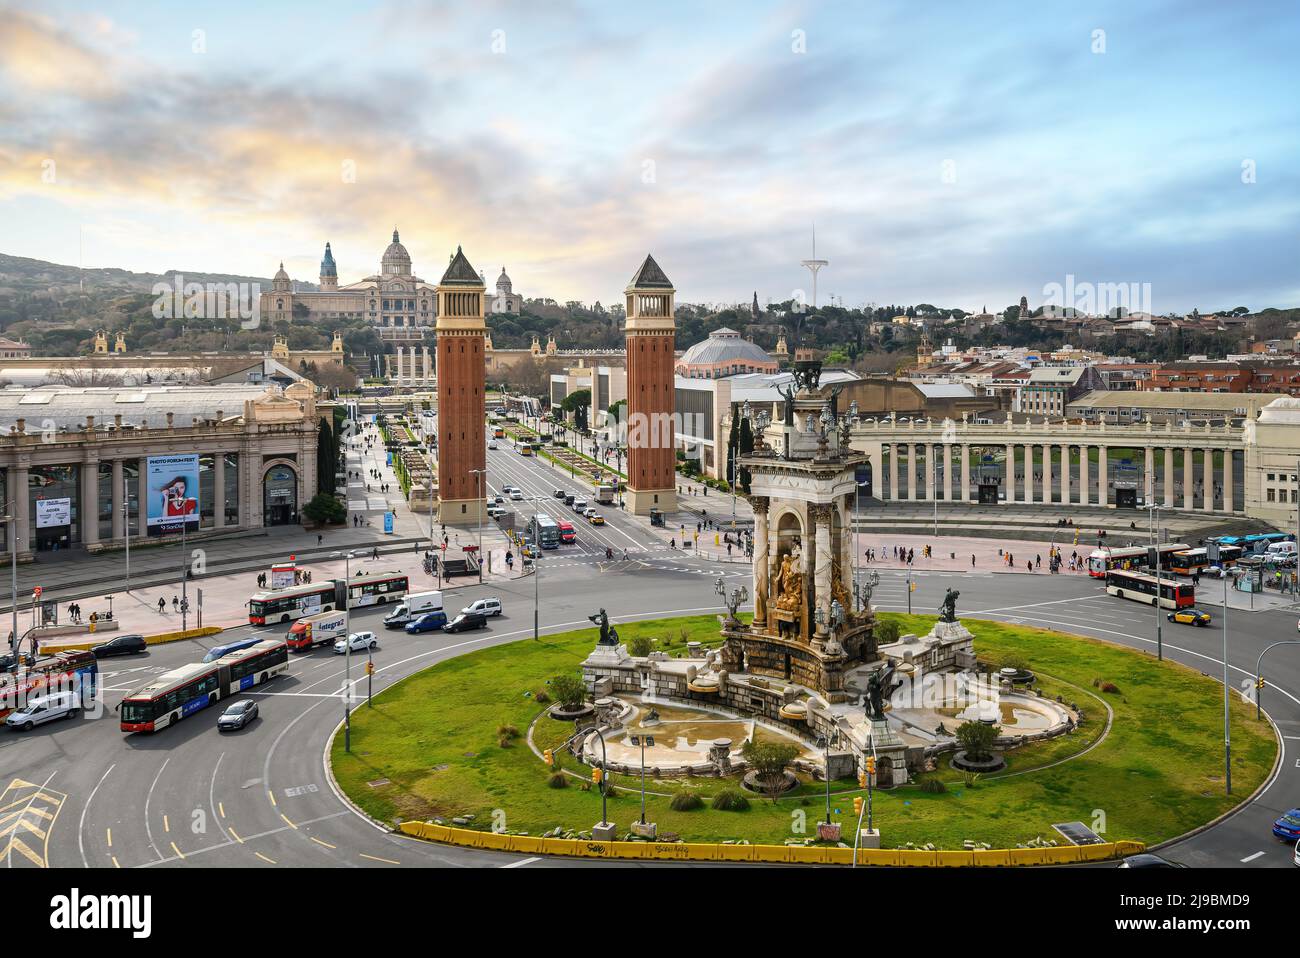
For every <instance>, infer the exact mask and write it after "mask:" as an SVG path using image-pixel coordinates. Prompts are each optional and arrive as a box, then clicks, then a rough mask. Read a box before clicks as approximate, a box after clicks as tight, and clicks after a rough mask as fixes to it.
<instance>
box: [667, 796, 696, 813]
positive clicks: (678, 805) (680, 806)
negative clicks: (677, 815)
mask: <svg viewBox="0 0 1300 958" xmlns="http://www.w3.org/2000/svg"><path fill="white" fill-rule="evenodd" d="M668 807H669V808H671V809H672V810H673V811H674V812H693V811H695V810H696V809H699V808H703V807H704V800H703V799H702V798H700V796H698V795H696V794H694V793H692V792H678V793H677V794H676V795H674V796H673V800H672V801H671V802H669V803H668Z"/></svg>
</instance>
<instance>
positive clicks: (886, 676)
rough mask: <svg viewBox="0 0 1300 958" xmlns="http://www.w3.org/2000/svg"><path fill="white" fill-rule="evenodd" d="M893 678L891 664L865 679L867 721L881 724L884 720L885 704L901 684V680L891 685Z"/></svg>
mask: <svg viewBox="0 0 1300 958" xmlns="http://www.w3.org/2000/svg"><path fill="white" fill-rule="evenodd" d="M893 677H894V665H893V663H892V662H891V663H890V664H889V665H886V666H885V667H884V668H880V669H876V671H874V672H872V673H871V677H870V678H868V679H867V692H866V695H865V697H864V698H865V701H864V703H863V704H864V705H865V707H866V710H867V719H868V720H869V721H872V722H883V721H884V720H885V702H887V701H888V700H889V697H890V696H891V695H893V694H894V691H895V690H896V689H897V688H898V687H899V686H900V685H902V684H903V681H902V679H899V680H898V682H897V683H894V684H891V681H890V680H891V679H893Z"/></svg>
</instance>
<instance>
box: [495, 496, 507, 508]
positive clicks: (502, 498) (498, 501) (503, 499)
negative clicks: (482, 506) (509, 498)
mask: <svg viewBox="0 0 1300 958" xmlns="http://www.w3.org/2000/svg"><path fill="white" fill-rule="evenodd" d="M492 501H493V502H495V503H496V504H497V505H499V506H504V505H505V504H506V497H505V496H493V497H492Z"/></svg>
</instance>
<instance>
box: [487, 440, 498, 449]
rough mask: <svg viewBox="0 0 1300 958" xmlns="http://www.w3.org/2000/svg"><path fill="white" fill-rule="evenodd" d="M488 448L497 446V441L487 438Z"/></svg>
mask: <svg viewBox="0 0 1300 958" xmlns="http://www.w3.org/2000/svg"><path fill="white" fill-rule="evenodd" d="M488 448H489V449H495V448H497V441H496V440H495V439H489V440H488Z"/></svg>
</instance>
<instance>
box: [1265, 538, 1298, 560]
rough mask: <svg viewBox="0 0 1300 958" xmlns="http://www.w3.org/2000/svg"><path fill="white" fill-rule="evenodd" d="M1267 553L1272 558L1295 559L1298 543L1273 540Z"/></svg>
mask: <svg viewBox="0 0 1300 958" xmlns="http://www.w3.org/2000/svg"><path fill="white" fill-rule="evenodd" d="M1267 555H1268V556H1269V558H1271V559H1294V558H1295V557H1296V545H1295V543H1294V542H1291V541H1289V540H1288V541H1287V542H1273V543H1270V544H1269V547H1268V553H1267Z"/></svg>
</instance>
